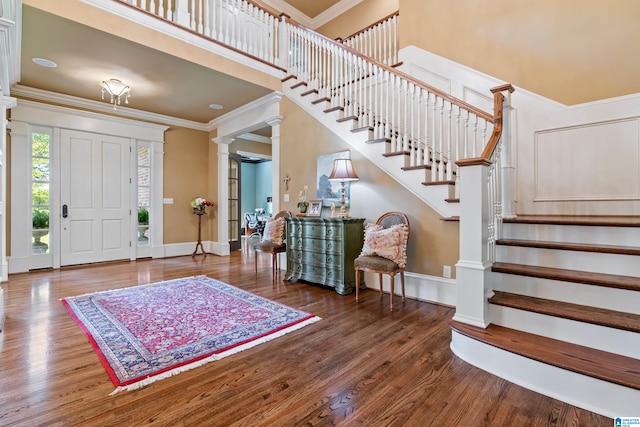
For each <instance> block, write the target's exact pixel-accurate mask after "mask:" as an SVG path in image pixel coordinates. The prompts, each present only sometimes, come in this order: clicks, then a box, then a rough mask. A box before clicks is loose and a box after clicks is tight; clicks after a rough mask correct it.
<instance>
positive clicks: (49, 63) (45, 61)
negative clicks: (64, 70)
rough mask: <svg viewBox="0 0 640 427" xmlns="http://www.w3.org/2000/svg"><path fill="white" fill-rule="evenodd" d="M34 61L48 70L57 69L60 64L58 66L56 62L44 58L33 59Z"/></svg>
mask: <svg viewBox="0 0 640 427" xmlns="http://www.w3.org/2000/svg"><path fill="white" fill-rule="evenodd" d="M32 61H33V62H35V63H36V64H38V65H40V66H42V67H47V68H55V67H57V66H58V64H56V63H55V62H53V61H49V60H48V59H44V58H33V59H32Z"/></svg>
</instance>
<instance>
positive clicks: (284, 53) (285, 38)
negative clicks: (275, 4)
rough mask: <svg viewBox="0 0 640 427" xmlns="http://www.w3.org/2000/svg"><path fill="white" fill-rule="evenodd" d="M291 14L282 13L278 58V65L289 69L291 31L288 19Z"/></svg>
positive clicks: (279, 24) (279, 28) (279, 27)
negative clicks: (289, 30)
mask: <svg viewBox="0 0 640 427" xmlns="http://www.w3.org/2000/svg"><path fill="white" fill-rule="evenodd" d="M288 18H289V16H288V15H287V14H285V13H281V14H280V21H279V23H278V58H277V59H276V65H278V66H279V67H281V68H284V69H285V70H287V71H289V64H288V62H289V61H288V60H289V33H288V25H287V19H288Z"/></svg>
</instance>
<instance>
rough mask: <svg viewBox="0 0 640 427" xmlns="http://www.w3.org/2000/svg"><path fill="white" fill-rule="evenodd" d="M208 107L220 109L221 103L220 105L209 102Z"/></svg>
mask: <svg viewBox="0 0 640 427" xmlns="http://www.w3.org/2000/svg"><path fill="white" fill-rule="evenodd" d="M209 108H211V109H212V110H222V105H220V104H211V105H209Z"/></svg>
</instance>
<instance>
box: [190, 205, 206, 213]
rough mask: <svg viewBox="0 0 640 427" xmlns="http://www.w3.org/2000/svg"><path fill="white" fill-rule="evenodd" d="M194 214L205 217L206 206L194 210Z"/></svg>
mask: <svg viewBox="0 0 640 427" xmlns="http://www.w3.org/2000/svg"><path fill="white" fill-rule="evenodd" d="M193 213H194V214H196V215H204V214H205V212H204V206H203V207H201V208H193Z"/></svg>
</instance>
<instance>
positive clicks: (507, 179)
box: [500, 88, 516, 218]
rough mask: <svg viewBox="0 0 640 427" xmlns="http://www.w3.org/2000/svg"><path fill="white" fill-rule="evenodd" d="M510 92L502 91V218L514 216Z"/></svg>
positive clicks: (514, 198) (514, 169) (514, 199)
mask: <svg viewBox="0 0 640 427" xmlns="http://www.w3.org/2000/svg"><path fill="white" fill-rule="evenodd" d="M511 89H513V88H511ZM511 92H512V90H509V89H507V90H504V91H502V94H503V95H504V102H503V104H502V105H503V106H502V138H501V144H502V157H501V159H502V162H501V164H500V167H501V168H502V218H515V217H516V195H515V184H516V183H515V179H516V168H515V166H514V159H513V155H512V153H513V148H514V146H515V141H514V140H513V139H512V135H513V134H514V133H512V132H511V123H512V120H511V115H512V114H513V107H511ZM513 122H515V121H513Z"/></svg>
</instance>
